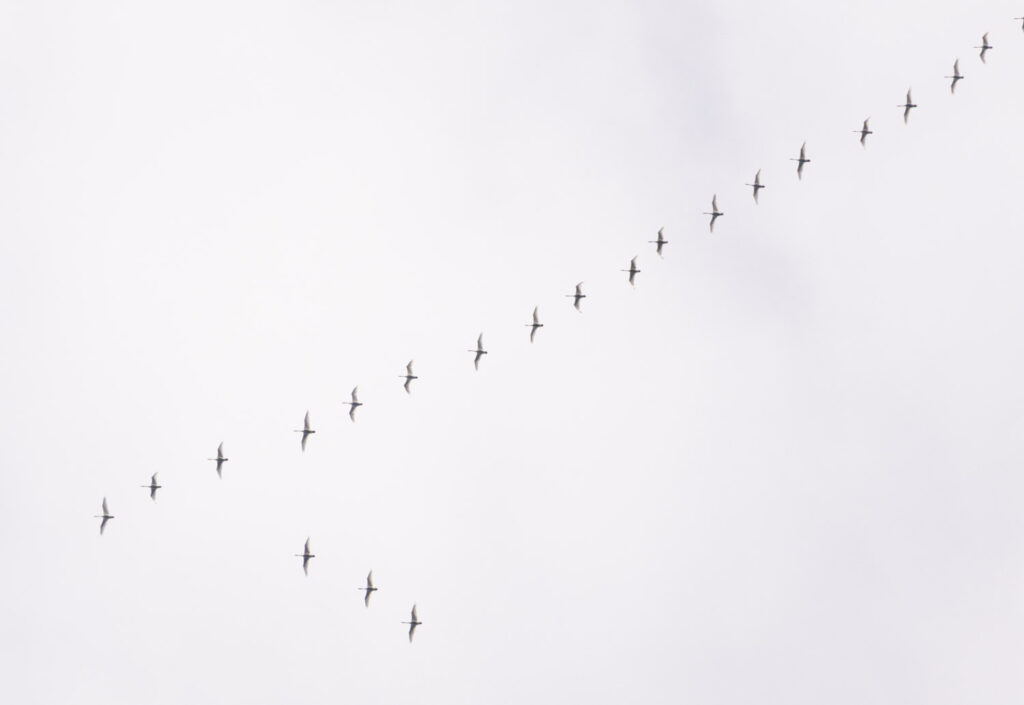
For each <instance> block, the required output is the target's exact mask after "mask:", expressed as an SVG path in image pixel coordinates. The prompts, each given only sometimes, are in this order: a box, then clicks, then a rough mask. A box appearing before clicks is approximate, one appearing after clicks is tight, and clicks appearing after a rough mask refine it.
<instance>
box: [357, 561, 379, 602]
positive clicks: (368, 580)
mask: <svg viewBox="0 0 1024 705" xmlns="http://www.w3.org/2000/svg"><path fill="white" fill-rule="evenodd" d="M359 589H360V590H363V591H365V592H366V597H364V598H363V604H364V605H366V606H367V607H369V606H370V595H371V594H373V593H374V592H376V590H377V588H375V587H374V586H373V571H372V570H371V571H370V572H369V573H367V574H366V587H363V588H359Z"/></svg>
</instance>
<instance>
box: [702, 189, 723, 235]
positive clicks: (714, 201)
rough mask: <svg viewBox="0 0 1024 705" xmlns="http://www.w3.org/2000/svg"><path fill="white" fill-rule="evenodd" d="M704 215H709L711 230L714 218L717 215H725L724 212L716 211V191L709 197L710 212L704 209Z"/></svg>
mask: <svg viewBox="0 0 1024 705" xmlns="http://www.w3.org/2000/svg"><path fill="white" fill-rule="evenodd" d="M704 215H710V216H711V232H715V219H716V218H718V217H719V216H722V215H725V213H720V212H719V211H718V194H717V193H716V194H715V195H714V196H712V197H711V212H710V213H708V212H707V211H704Z"/></svg>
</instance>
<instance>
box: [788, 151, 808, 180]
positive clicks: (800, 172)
mask: <svg viewBox="0 0 1024 705" xmlns="http://www.w3.org/2000/svg"><path fill="white" fill-rule="evenodd" d="M789 161H791V162H797V165H796V177H797V178H798V179H802V178H804V164H806V163H807V162H809V161H811V160H810V159H808V158H807V143H806V142H804V143H803V144H802V145H800V158H799V159H793V158H792V157H790V158H789Z"/></svg>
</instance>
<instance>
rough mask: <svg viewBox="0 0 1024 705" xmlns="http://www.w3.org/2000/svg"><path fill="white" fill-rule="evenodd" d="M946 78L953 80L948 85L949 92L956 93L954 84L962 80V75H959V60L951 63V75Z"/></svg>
mask: <svg viewBox="0 0 1024 705" xmlns="http://www.w3.org/2000/svg"><path fill="white" fill-rule="evenodd" d="M946 78H952V79H953V82H952V83H950V84H949V92H950V93H956V82H957V81H959V80H960V79H961V78H963V75H962V74H961V73H960V59H957V60H956V61H954V62H953V75H952V76H946Z"/></svg>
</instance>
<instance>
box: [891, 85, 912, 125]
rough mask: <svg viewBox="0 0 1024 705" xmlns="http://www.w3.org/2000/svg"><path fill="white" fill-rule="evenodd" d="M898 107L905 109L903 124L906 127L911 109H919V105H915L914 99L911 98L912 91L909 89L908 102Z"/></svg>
mask: <svg viewBox="0 0 1024 705" xmlns="http://www.w3.org/2000/svg"><path fill="white" fill-rule="evenodd" d="M896 107H898V108H903V124H904V125H906V124H907V118H908V117H910V109H911V108H916V107H917V103H915V102H914V101H913V99H912V98H911V97H910V89H909V88H908V89H907V102H906V103H904V104H903V105H898V106H896Z"/></svg>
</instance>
